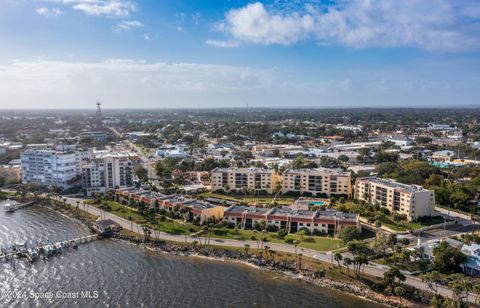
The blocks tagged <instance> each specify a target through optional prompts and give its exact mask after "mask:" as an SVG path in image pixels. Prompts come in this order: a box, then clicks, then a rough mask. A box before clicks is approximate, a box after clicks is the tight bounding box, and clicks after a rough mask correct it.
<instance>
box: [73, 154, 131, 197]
mask: <svg viewBox="0 0 480 308" xmlns="http://www.w3.org/2000/svg"><path fill="white" fill-rule="evenodd" d="M132 165H133V164H132V161H131V160H130V158H128V156H121V155H114V154H112V155H100V156H99V157H95V158H94V159H93V160H90V161H88V162H87V163H86V164H84V165H83V166H82V187H83V189H84V191H85V193H86V195H87V196H91V195H92V193H95V192H96V193H105V192H106V191H108V190H109V189H118V188H126V187H130V186H132V185H133V179H132V173H133V170H132V169H133V166H132Z"/></svg>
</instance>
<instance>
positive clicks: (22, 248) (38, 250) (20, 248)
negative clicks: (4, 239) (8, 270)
mask: <svg viewBox="0 0 480 308" xmlns="http://www.w3.org/2000/svg"><path fill="white" fill-rule="evenodd" d="M99 238H100V237H99V236H98V235H97V234H92V235H87V236H83V237H78V238H75V239H71V240H65V241H60V242H56V243H47V244H42V243H39V245H38V246H36V247H32V248H28V247H27V244H26V243H24V242H23V243H15V244H13V245H11V246H10V247H9V248H5V247H0V260H5V261H9V260H10V261H13V260H14V259H15V258H26V259H27V260H28V261H29V262H34V261H36V260H38V259H39V258H40V257H43V259H46V258H47V257H50V256H53V255H58V254H62V253H63V252H65V251H66V250H67V249H69V248H74V249H76V248H77V247H78V245H80V244H84V243H89V242H91V241H94V240H97V239H99Z"/></svg>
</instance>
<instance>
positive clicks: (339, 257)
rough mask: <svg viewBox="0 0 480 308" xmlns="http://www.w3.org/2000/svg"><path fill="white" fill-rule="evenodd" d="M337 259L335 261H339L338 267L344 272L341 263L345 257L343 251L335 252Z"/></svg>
mask: <svg viewBox="0 0 480 308" xmlns="http://www.w3.org/2000/svg"><path fill="white" fill-rule="evenodd" d="M333 258H334V259H335V261H337V263H338V268H339V269H340V273H341V272H342V266H341V265H340V261H342V259H343V256H342V254H341V253H339V252H336V253H335V256H334V257H333Z"/></svg>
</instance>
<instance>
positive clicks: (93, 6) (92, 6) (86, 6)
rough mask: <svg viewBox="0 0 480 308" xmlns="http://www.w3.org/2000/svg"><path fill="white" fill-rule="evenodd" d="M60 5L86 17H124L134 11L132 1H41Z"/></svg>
mask: <svg viewBox="0 0 480 308" xmlns="http://www.w3.org/2000/svg"><path fill="white" fill-rule="evenodd" d="M43 1H45V2H55V3H62V4H65V5H69V6H71V7H72V8H73V9H74V10H78V11H82V12H84V13H86V14H88V15H95V16H102V15H103V16H116V17H126V16H129V15H130V14H131V13H132V12H134V11H135V10H136V2H135V1H132V0H43Z"/></svg>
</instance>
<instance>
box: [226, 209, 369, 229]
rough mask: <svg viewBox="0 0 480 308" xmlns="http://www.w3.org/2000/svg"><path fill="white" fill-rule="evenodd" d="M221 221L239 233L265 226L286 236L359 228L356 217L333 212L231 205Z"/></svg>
mask: <svg viewBox="0 0 480 308" xmlns="http://www.w3.org/2000/svg"><path fill="white" fill-rule="evenodd" d="M224 220H225V221H226V222H229V223H231V224H233V225H235V226H238V227H239V228H242V229H251V228H253V227H254V226H255V224H260V225H261V224H266V225H267V226H275V228H276V229H285V230H287V231H288V232H290V233H295V232H297V231H299V230H302V229H306V230H308V231H309V232H311V233H323V234H329V235H337V233H338V231H340V230H341V229H342V228H344V227H354V228H357V229H358V230H360V228H361V227H360V221H359V215H358V214H353V213H343V212H339V211H336V210H325V211H307V210H294V209H292V208H290V207H282V208H280V207H274V208H271V209H269V208H255V207H248V206H237V205H232V206H230V207H228V208H227V209H225V212H224Z"/></svg>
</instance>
